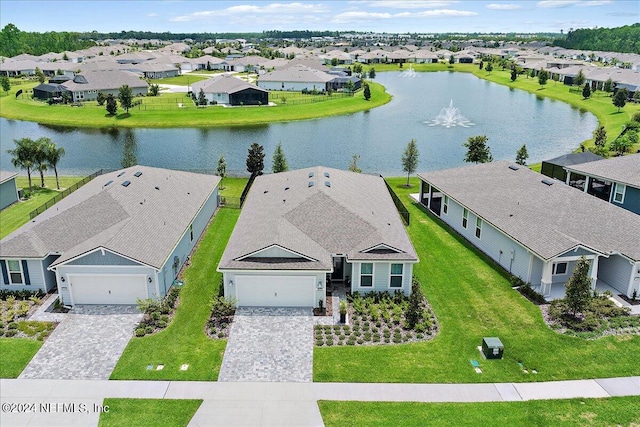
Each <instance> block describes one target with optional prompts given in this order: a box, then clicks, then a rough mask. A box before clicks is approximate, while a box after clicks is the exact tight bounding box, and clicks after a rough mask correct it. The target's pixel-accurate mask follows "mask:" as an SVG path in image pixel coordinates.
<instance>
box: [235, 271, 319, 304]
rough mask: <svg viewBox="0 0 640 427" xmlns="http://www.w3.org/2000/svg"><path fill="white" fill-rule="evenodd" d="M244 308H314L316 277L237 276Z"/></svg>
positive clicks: (236, 284)
mask: <svg viewBox="0 0 640 427" xmlns="http://www.w3.org/2000/svg"><path fill="white" fill-rule="evenodd" d="M235 281H236V283H235V286H236V299H237V300H238V305H239V306H243V307H260V306H262V307H313V306H314V301H315V276H236V280H235Z"/></svg>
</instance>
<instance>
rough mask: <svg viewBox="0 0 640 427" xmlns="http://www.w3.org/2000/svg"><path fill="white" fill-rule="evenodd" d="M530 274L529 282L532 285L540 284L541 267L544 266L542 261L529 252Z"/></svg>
mask: <svg viewBox="0 0 640 427" xmlns="http://www.w3.org/2000/svg"><path fill="white" fill-rule="evenodd" d="M531 258H532V260H531V274H530V276H529V283H531V284H532V285H534V286H538V285H540V283H541V282H542V268H543V267H544V262H543V261H542V260H541V259H540V258H538V257H537V256H534V255H533V254H531Z"/></svg>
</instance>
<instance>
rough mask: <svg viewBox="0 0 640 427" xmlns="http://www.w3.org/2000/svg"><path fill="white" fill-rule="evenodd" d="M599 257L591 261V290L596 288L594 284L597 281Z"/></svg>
mask: <svg viewBox="0 0 640 427" xmlns="http://www.w3.org/2000/svg"><path fill="white" fill-rule="evenodd" d="M599 260H600V257H599V256H598V255H596V256H595V258H593V260H592V261H591V289H595V288H596V282H597V281H598V261H599Z"/></svg>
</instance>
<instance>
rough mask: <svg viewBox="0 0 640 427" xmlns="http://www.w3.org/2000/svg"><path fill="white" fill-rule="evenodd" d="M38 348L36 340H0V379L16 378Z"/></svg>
mask: <svg viewBox="0 0 640 427" xmlns="http://www.w3.org/2000/svg"><path fill="white" fill-rule="evenodd" d="M40 347H42V342H41V341H37V340H31V339H28V338H0V378H18V375H20V372H22V370H23V369H24V368H25V367H26V366H27V364H28V363H29V361H30V360H31V359H32V358H33V356H35V354H36V353H37V352H38V350H40Z"/></svg>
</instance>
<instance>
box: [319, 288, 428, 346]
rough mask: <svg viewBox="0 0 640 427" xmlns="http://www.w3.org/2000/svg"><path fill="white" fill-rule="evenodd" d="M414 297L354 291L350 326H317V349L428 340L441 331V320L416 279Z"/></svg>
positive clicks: (397, 292)
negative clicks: (318, 347) (439, 322)
mask: <svg viewBox="0 0 640 427" xmlns="http://www.w3.org/2000/svg"><path fill="white" fill-rule="evenodd" d="M411 288H412V290H411V295H410V296H409V297H407V296H405V295H404V294H403V293H402V292H400V291H396V292H395V293H393V294H391V293H389V292H370V293H368V294H366V295H360V294H359V293H358V292H354V293H353V294H352V296H351V298H350V301H349V302H350V306H349V308H348V319H349V323H350V324H349V325H317V326H316V327H315V335H314V336H315V344H316V346H325V345H326V346H334V345H338V346H340V345H382V344H391V343H393V344H401V343H409V342H417V341H427V340H430V339H432V338H433V337H435V335H436V334H437V332H438V329H439V328H438V320H437V318H436V316H435V314H434V313H433V310H432V309H431V306H430V305H429V303H428V302H427V300H426V298H425V297H424V294H423V293H422V287H421V285H420V282H419V281H418V280H417V279H416V278H415V277H414V278H413V281H412V286H411Z"/></svg>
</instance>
